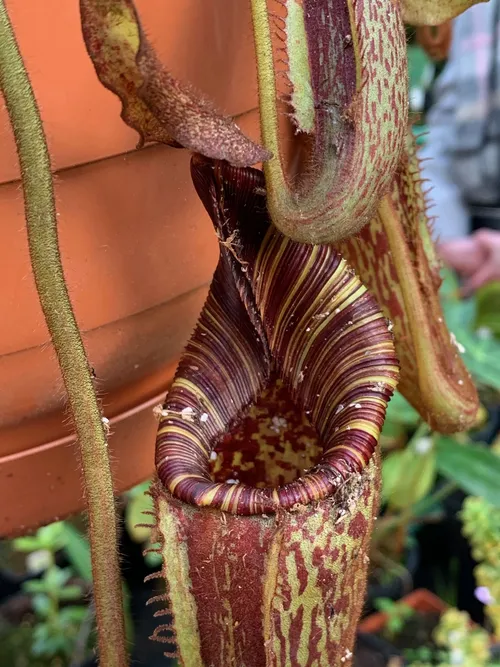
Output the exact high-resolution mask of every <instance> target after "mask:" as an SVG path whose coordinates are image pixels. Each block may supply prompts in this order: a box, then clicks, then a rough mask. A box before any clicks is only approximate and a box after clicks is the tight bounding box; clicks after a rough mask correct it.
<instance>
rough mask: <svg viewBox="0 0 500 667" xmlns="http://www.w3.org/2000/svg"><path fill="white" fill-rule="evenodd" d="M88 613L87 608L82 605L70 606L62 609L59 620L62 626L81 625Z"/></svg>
mask: <svg viewBox="0 0 500 667" xmlns="http://www.w3.org/2000/svg"><path fill="white" fill-rule="evenodd" d="M88 613H89V610H88V607H84V606H83V605H72V606H71V607H63V609H61V610H60V612H59V619H60V621H61V623H63V624H64V625H73V624H75V625H79V624H80V623H82V622H83V621H84V620H85V618H86V617H87V615H88Z"/></svg>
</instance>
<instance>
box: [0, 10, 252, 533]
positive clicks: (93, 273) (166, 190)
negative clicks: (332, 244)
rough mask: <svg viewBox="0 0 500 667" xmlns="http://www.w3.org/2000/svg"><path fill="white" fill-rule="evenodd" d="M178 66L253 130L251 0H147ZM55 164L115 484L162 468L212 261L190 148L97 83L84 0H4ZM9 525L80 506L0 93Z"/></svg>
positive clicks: (5, 519) (70, 269)
mask: <svg viewBox="0 0 500 667" xmlns="http://www.w3.org/2000/svg"><path fill="white" fill-rule="evenodd" d="M137 7H138V9H139V12H140V14H141V16H142V18H143V21H144V24H145V28H146V31H147V32H148V35H149V36H150V38H151V40H152V42H153V44H154V45H155V46H156V47H157V49H158V51H159V54H160V56H161V58H162V60H164V62H165V63H166V64H168V65H169V67H170V68H171V69H172V71H173V72H174V74H175V75H177V76H179V77H182V78H185V79H189V80H191V81H192V82H193V83H194V84H195V85H197V86H198V87H199V88H201V89H203V90H204V91H205V92H206V93H207V94H208V95H209V96H211V97H212V98H213V99H214V100H215V102H216V103H217V105H218V106H219V107H220V108H222V109H223V110H224V111H226V112H228V113H231V114H233V115H235V116H238V122H239V124H240V125H241V126H242V127H243V129H245V130H246V131H247V132H248V133H249V134H250V135H252V136H253V137H254V138H255V137H257V138H258V124H257V114H256V112H255V111H254V110H255V108H256V105H257V100H256V83H255V71H254V70H255V65H254V55H253V46H252V36H251V21H250V16H249V13H248V8H247V5H246V3H229V4H228V3H225V2H222V1H221V0H205V1H204V2H203V3H200V2H199V1H198V0H169V1H168V2H164V1H163V0H137ZM8 9H9V13H10V15H11V17H12V21H13V24H14V27H15V30H16V34H17V36H18V39H19V43H20V48H21V51H22V53H23V56H24V58H25V61H26V64H27V67H28V70H29V72H30V75H31V79H32V82H33V85H34V88H35V92H36V95H37V98H38V102H39V105H40V108H41V112H42V116H43V120H44V123H45V127H46V131H47V135H48V140H49V145H50V150H51V155H52V161H53V166H54V169H55V170H56V171H57V175H56V189H57V200H58V211H59V216H60V217H59V221H60V241H61V248H62V255H63V261H64V266H65V271H66V275H67V281H68V285H69V289H70V293H71V297H72V300H73V304H74V307H75V311H76V316H77V318H78V321H79V324H80V326H81V329H82V331H83V332H84V333H85V341H86V345H87V349H88V353H89V357H90V360H91V363H92V365H93V367H94V369H95V372H96V375H97V377H98V386H99V390H100V395H101V398H102V402H103V406H104V412H105V415H106V416H107V417H108V418H109V419H110V420H111V425H112V436H111V443H110V444H111V451H112V458H113V466H114V473H115V483H116V491H117V492H119V491H122V490H124V489H126V488H128V487H130V486H132V485H134V484H136V483H137V482H139V481H141V480H143V479H145V478H147V477H148V476H149V475H150V474H151V473H152V471H153V462H154V455H153V449H154V440H155V432H156V421H155V419H154V416H153V413H152V408H153V406H154V405H155V404H156V403H158V402H159V401H161V400H163V397H164V395H165V392H166V389H167V387H168V384H169V381H170V379H171V377H172V374H173V370H174V368H175V363H176V359H177V358H178V356H179V354H180V352H181V350H182V348H183V346H184V343H185V341H186V339H187V337H188V336H189V334H190V333H191V329H192V327H193V325H194V323H195V320H196V318H197V315H198V312H199V310H200V308H201V306H202V303H203V301H204V298H205V295H206V291H207V286H208V283H209V282H210V279H211V276H212V272H213V269H214V267H215V263H216V259H217V243H216V239H215V236H214V233H213V229H212V225H211V223H210V221H209V220H208V218H207V217H206V215H205V213H204V211H203V210H202V206H201V204H200V203H199V202H198V199H197V197H196V196H195V193H194V189H193V188H192V186H191V182H190V175H189V155H188V153H187V152H185V151H182V150H175V149H171V148H168V147H165V146H152V147H148V148H145V149H142V150H140V151H134V147H135V145H136V143H137V135H136V133H135V132H134V131H133V130H131V129H130V128H128V127H127V126H125V125H124V123H123V122H122V121H121V119H120V103H119V101H118V99H117V98H116V97H115V96H114V95H113V94H112V93H110V92H109V91H107V90H105V89H104V88H103V87H102V86H101V85H100V83H99V82H98V80H97V78H96V75H95V72H94V69H93V66H92V64H91V62H90V60H89V58H88V56H87V53H86V51H85V47H84V44H83V40H82V36H81V31H80V23H79V15H78V3H77V2H62V3H61V2H59V1H58V0H46V1H45V2H43V3H36V2H35V3H26V2H23V0H10V1H9V7H8ZM0 116H1V119H0V120H1V127H2V134H1V136H0V142H1V152H0V219H1V220H2V244H1V247H0V277H1V280H2V284H3V285H4V288H3V290H2V292H1V294H0V317H1V320H2V322H3V323H4V325H3V327H2V328H1V330H0V377H1V378H2V382H1V384H0V508H1V509H0V536H6V535H12V534H19V533H24V532H26V531H27V530H29V529H32V528H34V527H36V526H37V525H40V524H42V523H47V522H49V521H52V520H54V519H56V518H57V517H63V516H65V515H67V514H69V513H72V512H76V511H79V510H81V509H82V508H83V500H82V494H81V485H80V474H79V467H78V460H77V452H76V448H75V444H74V437H73V435H72V432H71V426H70V421H69V417H68V414H67V413H66V411H65V395H64V390H63V386H62V380H61V378H60V375H59V371H58V367H57V364H56V361H55V356H54V352H53V350H52V348H51V345H50V342H49V337H48V333H47V330H46V328H45V324H44V320H43V317H42V313H41V310H40V307H39V303H38V297H37V294H36V291H35V288H34V283H33V279H32V275H31V268H30V264H29V258H28V249H27V242H26V235H25V231H24V215H23V202H22V196H21V194H20V184H19V169H18V164H17V159H16V156H15V148H14V143H13V139H12V136H11V133H10V129H9V124H8V120H7V117H6V114H5V110H4V108H3V107H2V106H1V105H0Z"/></svg>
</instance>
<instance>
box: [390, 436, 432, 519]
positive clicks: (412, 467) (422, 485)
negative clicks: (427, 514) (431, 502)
mask: <svg viewBox="0 0 500 667" xmlns="http://www.w3.org/2000/svg"><path fill="white" fill-rule="evenodd" d="M423 440H424V439H423V438H420V439H419V442H420V441H423ZM426 440H427V439H426ZM435 479H436V453H435V451H434V448H433V447H432V446H431V447H430V448H428V449H426V451H425V452H420V451H419V450H418V442H417V443H411V444H410V445H408V446H407V447H406V449H403V450H400V451H397V452H392V453H391V454H389V455H388V456H387V457H386V458H385V460H384V461H383V464H382V499H383V500H384V501H385V502H387V503H388V504H389V505H390V506H391V507H393V508H395V509H406V508H407V507H411V506H412V505H414V504H415V503H417V502H418V501H419V500H421V499H422V498H424V497H425V496H426V495H427V494H428V493H429V491H430V490H431V488H432V486H433V484H434V481H435Z"/></svg>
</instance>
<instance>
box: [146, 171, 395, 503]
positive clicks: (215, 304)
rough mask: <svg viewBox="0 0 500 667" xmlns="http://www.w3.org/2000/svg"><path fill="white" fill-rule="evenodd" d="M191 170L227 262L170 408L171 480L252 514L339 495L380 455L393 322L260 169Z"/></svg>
mask: <svg viewBox="0 0 500 667" xmlns="http://www.w3.org/2000/svg"><path fill="white" fill-rule="evenodd" d="M192 173H193V182H194V184H195V187H196V188H197V190H198V193H199V194H200V197H201V199H202V201H203V203H204V204H205V207H206V209H207V211H208V212H209V214H210V216H211V218H212V221H213V223H214V227H215V230H216V233H217V235H218V238H219V241H220V259H219V264H218V266H217V269H216V272H215V274H214V279H213V281H212V284H211V287H210V292H209V295H208V298H207V301H206V302H205V305H204V308H203V310H202V313H201V315H200V318H199V320H198V325H197V327H196V329H195V331H194V333H193V335H192V337H191V339H190V341H189V343H188V345H187V347H186V350H185V352H184V354H183V356H182V359H181V362H180V364H179V368H178V371H177V374H176V377H175V380H174V383H173V385H172V388H171V390H170V392H169V394H168V397H167V400H166V402H165V405H164V410H163V416H162V419H161V422H160V427H159V431H158V437H157V443H156V467H157V471H158V476H159V478H160V480H161V482H162V484H163V486H164V488H166V489H167V490H168V491H169V492H170V493H171V494H172V496H174V497H175V498H177V499H179V500H181V501H184V502H186V503H189V504H191V505H193V506H196V507H209V508H213V509H219V510H222V511H225V512H229V513H232V514H239V515H257V514H267V513H274V512H276V511H278V510H280V509H283V510H292V509H293V508H295V507H296V506H297V505H309V504H310V503H313V502H315V501H320V500H323V499H325V498H328V497H330V496H332V495H333V494H334V493H335V492H336V491H337V490H338V489H339V488H340V486H342V485H343V484H344V483H345V481H346V480H347V479H348V478H350V477H351V476H352V475H353V474H356V473H360V472H362V471H363V470H364V468H365V467H366V466H367V464H368V462H369V461H370V459H371V457H372V455H373V453H374V451H375V447H376V445H377V442H378V436H379V433H380V429H381V427H382V424H383V421H384V417H385V409H386V406H387V402H388V401H389V399H390V397H391V396H392V393H393V391H394V388H395V386H396V383H397V380H398V377H399V364H398V362H397V359H396V356H395V352H394V344H393V338H392V334H391V332H390V327H389V328H388V326H387V322H386V320H385V318H384V316H383V315H382V313H381V311H380V310H379V308H378V306H377V304H376V303H375V301H374V299H373V298H372V297H371V296H370V294H368V292H367V291H366V289H365V287H364V286H363V285H362V284H361V283H360V281H359V279H358V278H357V276H356V275H355V273H354V272H353V271H352V270H351V269H350V268H349V267H348V266H347V264H346V263H345V261H344V260H343V259H342V257H341V256H340V255H339V254H338V253H337V252H335V250H333V249H332V248H331V247H330V246H312V245H306V244H301V243H297V242H295V241H292V240H291V239H289V238H287V237H285V236H283V235H282V234H281V233H280V232H278V231H277V230H276V228H274V227H273V226H272V225H271V224H270V221H269V216H268V213H267V208H266V198H265V189H264V186H265V183H264V178H263V175H262V173H261V172H259V171H257V170H255V169H237V168H234V167H229V166H228V165H227V163H221V162H214V161H210V160H208V159H202V158H196V159H193V161H192Z"/></svg>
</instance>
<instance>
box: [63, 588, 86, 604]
mask: <svg viewBox="0 0 500 667" xmlns="http://www.w3.org/2000/svg"><path fill="white" fill-rule="evenodd" d="M82 595H83V590H82V588H81V587H80V586H76V585H71V586H65V587H64V588H63V589H62V590H60V591H59V599H60V600H66V601H70V600H80V598H81V597H82Z"/></svg>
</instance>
